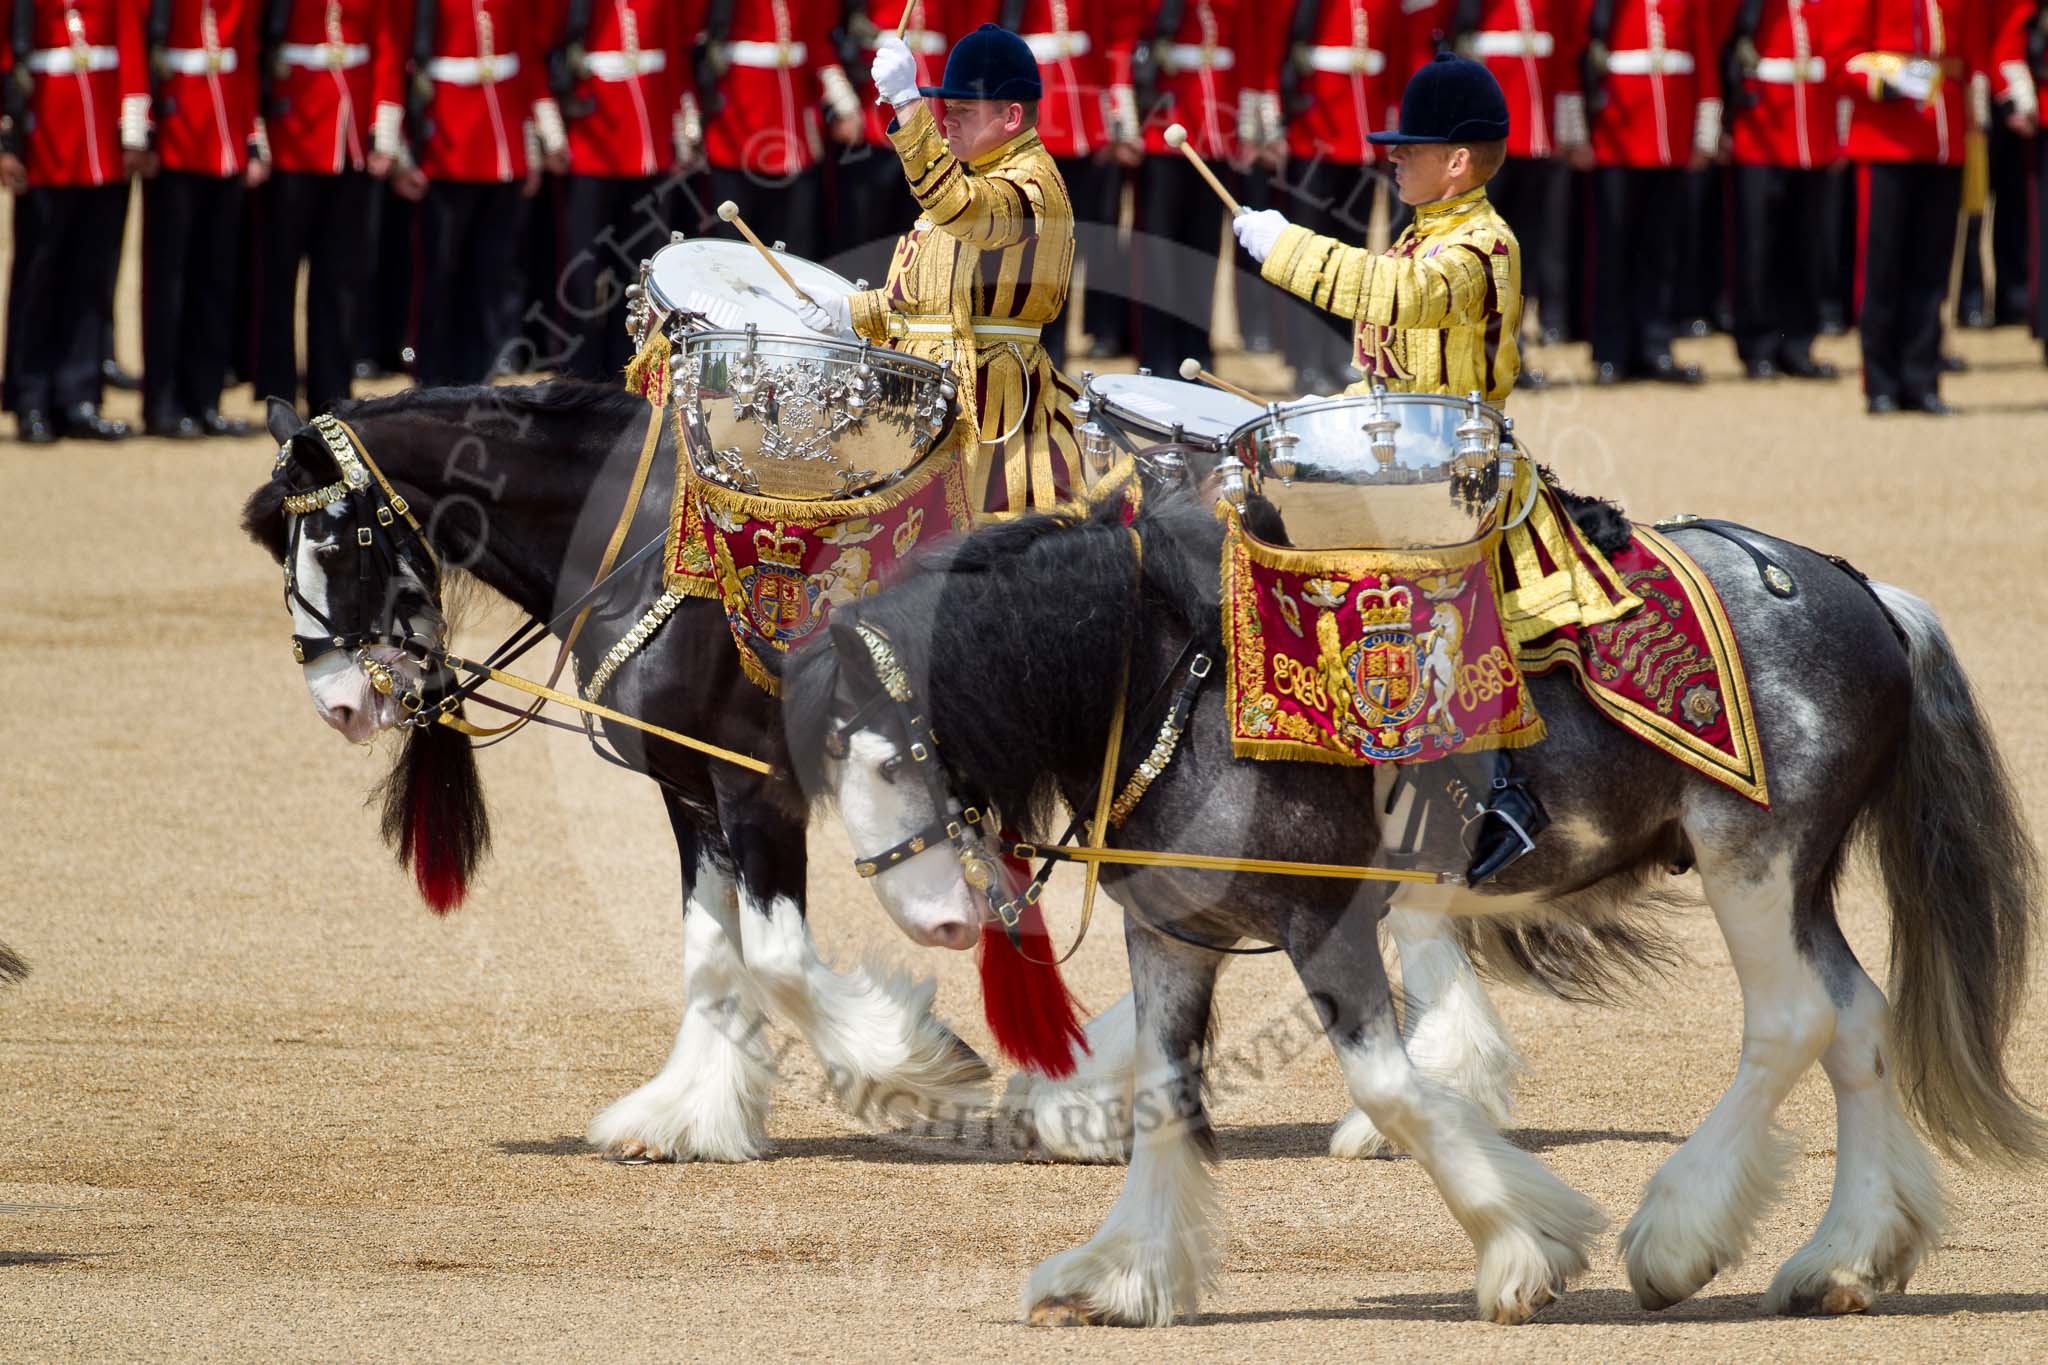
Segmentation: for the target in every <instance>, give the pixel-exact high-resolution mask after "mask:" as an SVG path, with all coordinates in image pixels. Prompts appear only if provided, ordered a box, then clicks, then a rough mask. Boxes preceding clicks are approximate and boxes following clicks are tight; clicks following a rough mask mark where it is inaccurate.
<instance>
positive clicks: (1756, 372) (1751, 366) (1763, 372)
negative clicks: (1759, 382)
mask: <svg viewBox="0 0 2048 1365" xmlns="http://www.w3.org/2000/svg"><path fill="white" fill-rule="evenodd" d="M1742 373H1743V374H1744V375H1746V376H1747V377H1749V378H1751V379H1776V378H1777V377H1778V367H1777V366H1776V365H1773V364H1772V363H1771V362H1770V361H1768V360H1745V361H1744V362H1743V363H1742Z"/></svg>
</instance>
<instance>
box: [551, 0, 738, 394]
mask: <svg viewBox="0 0 2048 1365" xmlns="http://www.w3.org/2000/svg"><path fill="white" fill-rule="evenodd" d="M695 36H696V35H695V34H692V33H687V32H685V31H684V25H683V11H682V8H681V6H679V5H677V4H675V3H674V0H572V3H570V4H569V6H568V8H567V12H566V13H565V14H564V15H563V16H562V18H561V20H560V23H559V24H558V25H557V27H556V30H555V33H554V38H553V42H554V53H553V55H552V56H551V57H550V58H549V60H548V70H549V73H550V83H551V85H552V88H553V90H554V99H553V100H552V101H543V102H542V104H541V105H540V106H539V117H540V119H541V121H542V122H543V123H546V122H550V121H552V120H554V119H556V118H557V117H559V118H560V120H561V122H562V124H563V125H565V126H564V128H563V129H562V130H561V132H560V133H559V134H557V133H555V132H552V131H549V130H546V129H544V130H542V132H541V138H542V140H543V141H544V142H545V141H555V140H560V141H565V142H566V144H567V146H568V152H569V174H568V177H567V179H566V180H565V181H564V182H563V185H562V216H561V225H562V237H561V257H562V261H563V269H562V276H561V286H562V298H561V304H562V306H563V310H564V321H565V323H566V324H567V326H568V329H569V331H571V332H572V333H574V335H575V340H574V341H573V342H571V343H570V348H569V351H568V354H567V355H566V356H565V357H563V360H562V364H561V366H560V368H561V369H562V370H563V371H564V372H565V373H567V374H570V375H574V376H576V377H578V378H583V379H594V380H597V379H616V378H617V377H618V375H619V373H620V371H621V370H623V369H624V368H625V365H626V362H627V361H629V360H631V359H632V358H633V357H632V339H631V338H630V337H628V336H627V335H626V324H625V316H626V301H625V288H626V286H627V285H628V284H630V283H631V282H632V281H633V280H634V279H635V278H637V276H638V274H639V264H640V261H641V260H642V259H643V258H645V257H647V256H651V255H653V254H654V252H655V251H657V250H659V249H660V248H661V247H662V246H664V245H666V244H667V241H668V233H669V228H668V224H667V222H666V221H665V219H664V214H663V205H662V196H663V189H664V183H665V181H666V180H667V179H668V178H669V177H670V176H672V175H679V174H681V173H682V171H683V170H684V169H685V168H686V167H687V166H688V165H689V164H690V163H691V162H692V161H693V160H694V159H696V158H697V157H698V156H699V155H700V152H699V145H698V144H699V141H700V138H701V130H700V129H699V128H698V126H697V123H696V111H695V104H694V101H692V102H691V103H689V104H686V103H685V101H684V96H685V94H687V93H688V91H689V72H690V53H691V47H692V41H693V39H694V38H695Z"/></svg>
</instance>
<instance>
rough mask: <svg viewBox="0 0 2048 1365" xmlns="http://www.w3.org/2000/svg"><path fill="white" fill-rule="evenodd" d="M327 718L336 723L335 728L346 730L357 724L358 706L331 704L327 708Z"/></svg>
mask: <svg viewBox="0 0 2048 1365" xmlns="http://www.w3.org/2000/svg"><path fill="white" fill-rule="evenodd" d="M327 718H328V719H329V720H330V721H332V722H333V723H334V728H335V729H337V730H343V731H345V730H347V729H348V728H349V727H350V726H352V725H354V724H355V720H356V708H355V707H353V706H330V707H328V708H327Z"/></svg>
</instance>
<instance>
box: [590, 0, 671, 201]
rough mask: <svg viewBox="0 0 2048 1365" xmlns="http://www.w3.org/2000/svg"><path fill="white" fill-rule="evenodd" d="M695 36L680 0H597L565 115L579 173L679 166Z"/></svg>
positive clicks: (640, 172) (624, 173)
mask: <svg viewBox="0 0 2048 1365" xmlns="http://www.w3.org/2000/svg"><path fill="white" fill-rule="evenodd" d="M695 36H696V35H695V34H693V33H690V32H689V31H687V28H686V25H685V24H684V22H683V12H682V9H681V7H680V6H678V5H677V4H676V3H675V0H593V3H592V5H591V7H590V27H589V28H588V29H587V30H585V32H584V35H583V49H584V54H585V56H584V59H583V62H582V64H581V65H582V70H581V73H580V75H579V78H578V80H577V82H576V88H575V91H574V93H573V94H572V95H571V97H570V103H569V107H568V108H567V109H565V110H563V111H562V112H563V114H564V121H565V124H566V126H567V131H568V136H569V169H570V172H571V173H572V174H575V175H600V176H618V177H638V176H652V175H658V174H660V173H661V171H662V170H663V169H664V168H666V167H668V166H670V165H672V164H673V163H674V162H675V159H676V155H675V141H676V120H677V119H678V118H679V117H680V116H681V113H682V104H683V94H684V92H685V91H687V90H688V89H689V88H690V86H691V83H692V82H691V77H690V55H691V47H692V45H693V42H694V39H695Z"/></svg>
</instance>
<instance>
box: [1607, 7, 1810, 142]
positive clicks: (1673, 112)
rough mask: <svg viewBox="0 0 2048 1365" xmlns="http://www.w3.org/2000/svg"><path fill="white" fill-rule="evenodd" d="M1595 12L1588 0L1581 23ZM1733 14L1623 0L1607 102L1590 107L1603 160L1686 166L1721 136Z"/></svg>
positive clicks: (1611, 43) (1613, 33)
mask: <svg viewBox="0 0 2048 1365" xmlns="http://www.w3.org/2000/svg"><path fill="white" fill-rule="evenodd" d="M1828 2H1829V3H1834V0H1828ZM1591 13H1592V4H1591V0H1587V2H1586V3H1585V4H1584V7H1583V8H1582V9H1581V11H1580V15H1581V23H1582V24H1585V23H1586V21H1587V20H1589V19H1590V16H1591ZM1728 17H1729V16H1728V14H1727V13H1726V12H1724V11H1723V10H1722V9H1720V7H1719V6H1717V5H1716V4H1714V3H1712V0H1618V3H1616V5H1615V7H1614V24H1613V27H1612V29H1611V30H1610V31H1609V33H1608V35H1607V50H1608V66H1607V76H1606V79H1605V81H1604V82H1603V83H1602V86H1601V94H1602V95H1603V96H1604V103H1602V104H1601V107H1600V108H1599V109H1598V110H1589V111H1588V114H1589V117H1590V119H1591V122H1592V130H1593V138H1592V141H1593V155H1594V158H1595V160H1597V161H1598V163H1599V164H1600V165H1602V166H1630V167H1636V168H1647V167H1660V166H1683V165H1685V164H1686V163H1687V162H1688V161H1690V160H1691V159H1692V156H1693V154H1694V152H1695V151H1696V150H1702V149H1703V148H1704V147H1705V146H1706V145H1707V144H1708V143H1710V142H1712V141H1718V139H1719V136H1720V118H1721V46H1722V43H1721V40H1722V37H1723V36H1724V34H1725V32H1726V30H1727V27H1728V24H1727V22H1726V20H1727V19H1728ZM1588 27H1590V26H1589V25H1588ZM1578 55H1579V54H1578V53H1577V52H1574V53H1573V54H1572V60H1574V61H1576V60H1577V59H1578Z"/></svg>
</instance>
